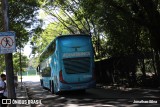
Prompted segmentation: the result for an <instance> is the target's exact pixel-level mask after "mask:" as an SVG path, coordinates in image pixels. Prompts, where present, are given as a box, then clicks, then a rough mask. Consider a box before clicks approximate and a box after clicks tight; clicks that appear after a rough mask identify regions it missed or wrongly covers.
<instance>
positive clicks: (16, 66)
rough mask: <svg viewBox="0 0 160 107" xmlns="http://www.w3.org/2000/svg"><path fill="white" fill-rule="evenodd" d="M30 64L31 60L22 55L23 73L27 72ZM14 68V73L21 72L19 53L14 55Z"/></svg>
mask: <svg viewBox="0 0 160 107" xmlns="http://www.w3.org/2000/svg"><path fill="white" fill-rule="evenodd" d="M28 62H29V59H28V58H27V56H25V55H23V54H22V55H21V68H22V71H25V69H26V68H27V67H28ZM13 67H14V72H19V71H20V53H19V52H17V53H15V54H14V55H13Z"/></svg>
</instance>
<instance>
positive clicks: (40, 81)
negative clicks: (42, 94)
mask: <svg viewBox="0 0 160 107" xmlns="http://www.w3.org/2000/svg"><path fill="white" fill-rule="evenodd" d="M40 82H41V86H42V88H43V89H44V85H43V79H41V80H40Z"/></svg>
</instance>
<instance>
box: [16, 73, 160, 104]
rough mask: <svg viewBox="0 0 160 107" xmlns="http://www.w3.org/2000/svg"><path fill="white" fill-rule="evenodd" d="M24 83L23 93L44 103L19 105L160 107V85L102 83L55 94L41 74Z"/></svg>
mask: <svg viewBox="0 0 160 107" xmlns="http://www.w3.org/2000/svg"><path fill="white" fill-rule="evenodd" d="M23 83H24V90H25V89H26V94H24V93H23V91H24V90H20V88H19V89H18V90H17V92H19V97H20V96H21V97H24V96H25V95H27V96H26V98H27V99H29V100H39V101H41V103H40V104H30V105H17V107H160V89H141V88H124V87H111V86H101V85H98V86H97V87H96V88H94V89H89V90H86V92H85V93H82V92H79V91H75V92H63V93H61V94H59V95H55V94H51V93H50V91H48V90H46V89H43V88H42V87H41V86H40V83H39V77H38V76H37V77H25V78H23ZM20 92H21V94H20Z"/></svg>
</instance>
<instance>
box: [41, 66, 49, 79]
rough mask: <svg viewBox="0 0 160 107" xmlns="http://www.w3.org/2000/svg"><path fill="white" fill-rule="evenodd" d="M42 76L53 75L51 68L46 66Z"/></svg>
mask: <svg viewBox="0 0 160 107" xmlns="http://www.w3.org/2000/svg"><path fill="white" fill-rule="evenodd" d="M42 76H43V77H50V76H51V68H50V67H46V68H44V69H43V70H42Z"/></svg>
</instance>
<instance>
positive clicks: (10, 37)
mask: <svg viewBox="0 0 160 107" xmlns="http://www.w3.org/2000/svg"><path fill="white" fill-rule="evenodd" d="M15 51H16V45H15V32H0V54H6V53H12V52H15Z"/></svg>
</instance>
